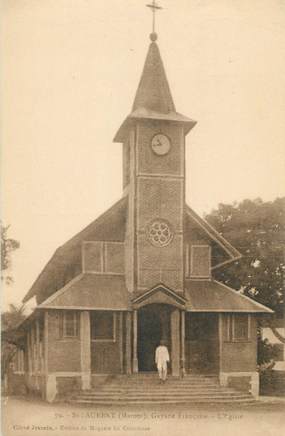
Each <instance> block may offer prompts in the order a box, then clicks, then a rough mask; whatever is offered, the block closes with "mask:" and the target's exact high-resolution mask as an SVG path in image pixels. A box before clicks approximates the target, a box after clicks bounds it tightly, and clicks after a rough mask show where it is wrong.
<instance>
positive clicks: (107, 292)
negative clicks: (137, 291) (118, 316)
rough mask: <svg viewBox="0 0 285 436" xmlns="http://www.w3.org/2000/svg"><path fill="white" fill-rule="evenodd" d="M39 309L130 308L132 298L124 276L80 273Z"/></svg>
mask: <svg viewBox="0 0 285 436" xmlns="http://www.w3.org/2000/svg"><path fill="white" fill-rule="evenodd" d="M38 309H78V310H79V309H80V310H85V309H86V310H87V309H88V310H129V309H130V298H129V293H128V290H127V287H126V284H125V278H124V277H123V276H119V275H105V274H80V275H78V276H77V277H75V278H74V279H73V280H71V281H70V282H69V283H68V284H67V285H66V286H64V287H63V288H62V289H60V290H59V291H57V292H56V293H55V294H53V295H51V296H50V297H49V298H48V299H47V300H45V301H44V302H43V303H42V304H40V305H39V306H38Z"/></svg>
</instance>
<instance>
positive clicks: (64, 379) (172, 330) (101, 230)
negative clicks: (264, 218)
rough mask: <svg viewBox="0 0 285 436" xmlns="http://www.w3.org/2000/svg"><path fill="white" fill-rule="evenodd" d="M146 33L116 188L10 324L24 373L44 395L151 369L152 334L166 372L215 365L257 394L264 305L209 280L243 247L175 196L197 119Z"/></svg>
mask: <svg viewBox="0 0 285 436" xmlns="http://www.w3.org/2000/svg"><path fill="white" fill-rule="evenodd" d="M150 37H151V43H150V45H149V49H148V53H147V57H146V60H145V64H144V68H143V72H142V76H141V79H140V82H139V85H138V89H137V92H136V95H135V99H134V103H133V106H132V109H131V112H130V114H129V115H128V116H127V117H126V118H125V120H124V121H123V122H122V124H121V126H120V127H119V129H118V131H117V133H116V134H115V137H114V142H115V143H119V144H122V159H123V186H122V197H121V199H120V200H119V201H118V202H117V203H116V204H114V205H113V206H112V207H111V208H110V209H109V210H107V211H106V212H105V213H104V214H103V215H102V216H100V217H99V218H97V219H96V220H95V221H94V222H92V223H91V224H90V225H88V226H87V227H86V228H85V229H83V230H82V231H81V232H80V233H78V234H77V235H75V236H74V237H73V238H72V239H70V240H69V241H67V242H66V243H65V244H64V245H62V246H60V247H59V248H58V249H57V250H56V251H55V253H54V255H53V256H52V258H51V259H50V260H49V262H48V263H47V265H46V266H45V268H44V269H43V271H42V272H41V273H40V275H39V276H38V278H37V279H36V281H35V283H34V284H33V286H32V288H31V289H30V290H29V292H28V293H27V295H26V296H25V298H24V300H23V301H24V302H27V301H28V300H30V299H31V298H32V297H35V298H36V302H37V306H36V308H35V310H34V311H33V313H32V314H31V315H30V316H29V317H28V318H27V319H26V320H25V321H24V323H23V324H22V325H21V326H20V328H19V331H21V335H20V336H19V344H20V345H21V348H22V350H21V353H22V354H21V355H22V358H21V359H22V360H21V361H22V371H23V374H24V377H25V380H26V384H27V386H29V388H30V389H32V390H35V391H39V392H41V394H42V396H43V398H45V399H47V400H48V401H53V400H54V399H56V398H57V397H58V396H59V395H61V394H62V393H64V392H66V391H68V389H71V388H74V387H77V389H78V391H85V390H87V391H88V390H90V389H91V388H92V387H94V386H95V385H96V380H97V378H98V377H105V376H117V375H118V376H120V377H124V376H125V377H126V378H127V377H133V376H134V374H137V373H142V374H148V373H151V372H154V371H155V370H156V368H155V363H154V354H155V348H156V347H157V345H158V343H159V342H160V340H161V339H163V340H164V341H166V343H167V346H168V349H169V352H170V374H171V377H177V378H182V377H184V378H185V379H186V378H187V377H188V376H189V375H195V374H197V375H205V374H209V375H215V376H216V377H217V379H218V380H219V383H220V385H221V386H224V387H225V386H237V385H239V386H244V389H245V390H247V391H249V392H251V394H252V395H253V396H254V397H257V396H258V390H259V376H258V372H257V369H256V368H257V322H258V317H259V316H261V315H263V314H265V313H271V312H272V311H271V310H270V309H268V308H266V307H264V306H262V305H261V304H258V303H257V302H255V301H253V300H251V299H250V298H247V297H245V296H243V295H241V294H240V293H238V292H236V290H234V289H231V288H229V287H228V286H226V285H225V284H223V283H219V282H217V281H216V280H214V278H213V271H215V270H216V269H217V268H225V267H226V266H227V265H230V263H231V262H235V261H237V260H238V259H239V258H240V257H241V255H240V253H239V252H238V251H237V250H236V249H235V248H234V247H233V246H232V245H231V244H230V243H229V242H228V241H226V240H225V239H224V238H223V237H222V236H221V235H220V234H219V233H218V232H217V231H216V230H215V229H214V228H213V227H212V226H211V225H209V224H208V223H207V222H206V221H205V220H204V219H202V218H201V217H200V216H198V215H197V213H195V212H194V210H192V209H191V207H189V206H188V205H187V204H186V202H185V178H186V174H185V148H186V137H187V135H188V134H189V136H190V137H191V130H192V129H193V128H194V127H195V124H196V121H194V120H192V119H191V118H188V117H187V116H185V115H182V114H180V113H179V112H177V111H176V108H175V104H174V101H173V98H172V95H171V91H170V87H169V84H168V81H167V77H166V73H165V69H164V66H163V62H162V59H161V56H160V52H159V47H158V44H157V35H156V33H154V32H153V33H152V34H151V35H150ZM116 146H117V145H116ZM188 177H189V175H188ZM209 183H210V181H209ZM106 192H107V188H106ZM138 375H139V374H138Z"/></svg>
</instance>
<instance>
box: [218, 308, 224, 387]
mask: <svg viewBox="0 0 285 436" xmlns="http://www.w3.org/2000/svg"><path fill="white" fill-rule="evenodd" d="M218 322H219V324H218V326H219V327H218V329H219V374H220V380H221V377H222V375H221V373H222V370H223V365H222V363H223V314H222V313H219V321H218Z"/></svg>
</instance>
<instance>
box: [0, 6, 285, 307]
mask: <svg viewBox="0 0 285 436" xmlns="http://www.w3.org/2000/svg"><path fill="white" fill-rule="evenodd" d="M146 3H147V0H108V1H102V0H44V1H39V0H2V38H1V40H2V43H1V44H2V47H1V48H2V50H1V59H0V61H1V65H2V78H1V95H2V105H1V125H2V129H1V144H2V148H1V177H2V180H1V181H2V192H1V205H2V214H1V216H2V220H3V221H4V223H5V224H10V225H11V227H10V236H11V237H13V238H15V239H18V240H19V241H20V243H21V247H20V249H19V250H18V251H17V252H15V254H14V256H13V269H12V271H11V273H12V274H13V277H14V284H13V285H12V286H9V287H4V289H3V295H4V298H3V301H2V305H3V308H6V307H7V305H8V304H9V303H12V302H13V303H16V304H19V303H20V302H21V299H22V298H23V297H24V295H25V294H26V293H27V291H28V290H29V288H30V287H31V285H32V283H33V282H34V280H35V279H36V277H37V276H38V274H39V273H40V272H41V270H42V268H43V267H44V266H45V264H46V263H47V261H48V260H49V259H50V257H51V256H52V254H53V252H54V251H55V249H56V248H57V247H58V246H59V245H61V244H63V243H64V242H66V241H67V240H68V239H69V238H71V237H72V236H73V235H74V234H76V233H77V232H78V231H80V230H81V229H82V228H84V227H85V226H86V225H88V224H89V223H90V222H91V221H93V220H94V219H95V218H96V217H98V216H99V215H100V214H101V213H102V212H104V211H105V210H106V209H107V208H109V207H110V206H111V205H112V204H113V203H114V202H115V201H117V200H118V199H119V198H120V197H121V195H122V154H121V146H120V145H119V144H114V143H113V142H112V140H113V137H114V135H115V133H116V131H117V129H118V128H119V126H120V125H121V123H122V121H123V120H124V118H125V117H126V116H127V115H128V114H129V112H130V110H131V106H132V103H133V99H134V95H135V91H136V88H137V85H138V82H139V78H140V75H141V71H142V68H143V63H144V60H145V56H146V53H147V49H148V44H149V38H148V35H149V33H150V31H151V13H150V10H149V8H146V7H145V4H146ZM159 4H160V5H161V6H163V8H164V9H163V10H161V11H160V12H159V14H158V17H157V32H158V34H159V38H158V44H159V47H160V51H161V55H162V58H163V62H164V65H165V68H166V72H167V76H168V80H169V84H170V88H171V90H172V95H173V98H174V101H175V104H176V108H177V110H178V112H180V113H183V114H185V115H186V116H189V117H190V118H193V119H195V120H197V121H198V124H197V125H196V126H195V128H194V129H193V130H192V131H191V133H190V134H189V136H188V137H187V152H186V177H187V179H186V200H187V202H188V204H190V205H191V207H193V208H194V209H195V210H196V211H197V212H198V213H200V214H202V215H203V214H204V213H206V212H209V211H211V210H212V209H213V208H215V207H216V206H217V205H218V204H219V203H232V202H234V201H241V200H243V199H244V198H250V199H254V198H257V197H260V198H262V199H263V200H264V201H270V200H274V199H275V198H276V197H280V196H284V195H285V156H284V154H285V153H284V148H285V147H284V142H285V131H284V125H285V123H284V119H285V31H284V28H285V27H284V26H285V2H284V1H283V0H251V1H248V0H179V2H177V0H161V1H160V2H159ZM32 304H33V302H32Z"/></svg>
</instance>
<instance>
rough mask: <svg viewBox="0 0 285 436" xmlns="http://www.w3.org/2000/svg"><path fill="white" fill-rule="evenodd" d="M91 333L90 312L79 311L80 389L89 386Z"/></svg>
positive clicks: (88, 387)
mask: <svg viewBox="0 0 285 436" xmlns="http://www.w3.org/2000/svg"><path fill="white" fill-rule="evenodd" d="M90 348H91V334H90V314H89V312H87V311H84V312H80V351H81V380H82V390H86V389H90V388H91V350H90Z"/></svg>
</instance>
